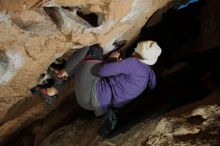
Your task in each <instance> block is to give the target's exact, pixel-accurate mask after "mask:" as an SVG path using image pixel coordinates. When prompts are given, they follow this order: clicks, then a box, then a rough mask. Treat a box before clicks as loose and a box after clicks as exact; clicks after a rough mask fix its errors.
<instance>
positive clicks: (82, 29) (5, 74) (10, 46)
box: [0, 0, 171, 143]
mask: <svg viewBox="0 0 220 146" xmlns="http://www.w3.org/2000/svg"><path fill="white" fill-rule="evenodd" d="M170 1H171V0H148V1H146V0H126V1H119V0H107V1H106V0H75V1H71V0H50V1H49V0H15V1H14V0H10V1H8V0H1V1H0V69H1V71H0V125H1V126H0V129H1V130H0V131H1V132H0V143H2V142H3V141H4V140H5V139H6V138H7V137H9V135H11V134H12V133H13V132H15V131H17V130H19V129H21V128H22V127H24V126H27V125H28V124H30V123H31V122H32V121H35V120H37V119H40V118H42V117H44V116H45V115H47V114H48V113H50V112H51V111H53V110H54V109H56V108H57V106H59V105H60V104H61V103H62V101H63V100H64V99H62V100H58V102H57V103H56V104H55V105H54V107H52V108H51V107H47V106H46V105H45V104H44V103H43V102H42V100H41V99H39V97H33V96H32V95H31V93H30V88H32V87H33V86H34V85H36V83H37V81H38V78H39V76H40V74H42V73H43V72H44V71H45V70H46V69H47V68H48V66H49V65H50V64H51V63H52V62H53V61H54V60H55V58H58V57H61V56H62V55H63V54H64V53H66V52H68V51H70V50H73V49H79V48H81V47H83V46H87V45H90V44H94V43H100V44H101V46H102V47H104V48H105V53H107V52H109V51H110V50H112V49H113V48H114V46H113V42H114V41H115V40H124V39H125V40H127V41H128V42H129V43H132V41H134V40H135V38H136V37H137V36H138V34H139V31H140V29H141V27H142V26H143V25H144V24H145V23H146V21H147V20H148V19H149V17H150V16H151V15H152V14H153V13H154V12H156V11H157V10H158V9H160V8H162V7H164V6H166V5H167V4H168V3H169V2H170ZM87 15H88V16H89V17H92V18H93V19H92V20H91V19H89V18H88V17H87ZM129 43H127V44H126V45H129Z"/></svg>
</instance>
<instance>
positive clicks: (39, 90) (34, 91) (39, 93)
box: [31, 86, 57, 105]
mask: <svg viewBox="0 0 220 146" xmlns="http://www.w3.org/2000/svg"><path fill="white" fill-rule="evenodd" d="M45 89H46V88H45ZM31 92H32V94H34V95H37V96H40V97H43V98H44V100H45V102H46V103H47V104H48V105H51V104H52V103H53V101H54V100H55V99H56V98H57V96H56V94H55V95H53V96H50V95H48V94H47V93H46V92H44V91H43V88H40V87H39V86H36V87H34V88H32V89H31Z"/></svg>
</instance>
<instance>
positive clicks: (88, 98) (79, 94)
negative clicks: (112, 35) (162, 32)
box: [33, 41, 161, 116]
mask: <svg viewBox="0 0 220 146" xmlns="http://www.w3.org/2000/svg"><path fill="white" fill-rule="evenodd" d="M160 54H161V49H160V47H159V46H158V45H157V43H156V42H154V41H143V42H139V43H138V45H137V47H136V48H135V51H134V53H133V54H132V56H131V57H128V58H124V59H122V58H121V57H120V55H121V54H120V53H119V52H118V51H115V52H113V53H111V55H110V56H109V58H108V61H107V62H106V61H103V50H102V48H101V47H100V46H99V45H98V44H95V45H92V46H90V47H85V48H82V49H80V50H79V51H77V52H76V53H74V54H73V55H72V56H71V57H70V58H69V60H68V61H67V63H66V65H65V68H64V69H62V70H54V69H50V70H49V73H50V74H51V76H52V77H53V78H54V80H55V84H54V87H51V88H40V87H36V88H35V89H34V90H33V93H36V94H38V95H39V94H40V95H41V96H56V94H57V93H58V91H59V86H63V83H65V82H66V81H67V80H68V79H69V78H72V77H74V78H75V84H74V88H75V95H76V99H77V102H78V104H79V105H80V106H81V107H83V108H84V109H87V110H92V111H94V112H95V115H96V116H101V115H103V114H105V113H106V112H107V111H108V107H109V104H110V102H111V99H112V96H114V101H113V105H114V107H115V108H120V107H122V106H123V105H125V104H127V103H128V102H130V101H131V100H132V99H134V98H136V97H137V96H138V95H140V94H141V93H142V92H143V91H144V90H145V88H149V89H153V88H154V87H155V85H156V77H155V74H154V71H153V70H152V69H151V67H150V65H153V64H155V63H156V61H157V59H158V57H159V55H160ZM82 58H83V60H82Z"/></svg>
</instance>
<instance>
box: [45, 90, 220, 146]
mask: <svg viewBox="0 0 220 146" xmlns="http://www.w3.org/2000/svg"><path fill="white" fill-rule="evenodd" d="M219 95H220V89H217V90H215V91H214V92H213V93H212V94H210V95H209V96H207V97H206V98H204V99H203V100H201V101H198V102H194V103H192V104H189V105H186V106H183V107H181V108H178V109H176V110H173V111H172V112H170V113H168V114H166V115H163V117H158V118H154V119H150V118H149V119H146V120H144V121H143V122H140V123H137V124H136V125H135V126H133V127H132V128H130V129H129V130H128V131H126V132H121V133H119V134H118V135H116V136H115V137H112V138H107V139H102V138H100V137H99V136H98V135H97V134H96V130H97V128H98V123H100V119H93V120H91V119H86V120H83V119H81V120H77V121H75V122H74V123H72V124H69V125H67V126H65V127H62V128H60V129H58V130H57V131H55V132H54V133H52V134H51V135H50V136H49V137H48V138H47V139H46V140H45V141H44V142H43V143H42V144H41V146H61V145H64V146H87V145H90V146H160V145H164V146H165V145H169V146H171V145H172V146H179V145H184V146H185V145H187V146H188V145H194V146H197V145H219V143H220V139H219V134H220V131H219V130H220V123H219V118H220V107H219V105H220V102H219V100H218V98H219ZM82 137H83V138H84V139H83V141H82Z"/></svg>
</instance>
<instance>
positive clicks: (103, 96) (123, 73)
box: [96, 57, 156, 112]
mask: <svg viewBox="0 0 220 146" xmlns="http://www.w3.org/2000/svg"><path fill="white" fill-rule="evenodd" d="M99 76H100V77H101V79H100V81H99V82H98V83H97V84H96V94H97V99H98V102H99V104H100V106H101V108H102V110H103V111H104V112H107V110H108V106H109V104H110V102H111V98H112V93H113V95H114V107H116V108H119V107H122V106H123V105H125V104H127V103H128V102H129V101H131V100H132V99H134V98H136V97H137V96H138V95H140V94H141V93H142V92H143V91H144V90H145V88H146V87H148V88H150V89H153V88H154V87H155V85H156V77H155V74H154V72H153V70H152V69H151V68H150V67H149V66H148V65H146V64H144V63H142V62H141V61H139V60H138V59H136V58H134V57H129V58H127V59H124V60H122V61H118V62H113V63H105V64H104V65H103V66H102V67H101V68H100V70H99ZM102 77H107V78H108V79H109V82H108V81H107V80H106V78H102ZM110 86H111V87H110ZM111 90H112V91H111Z"/></svg>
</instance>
